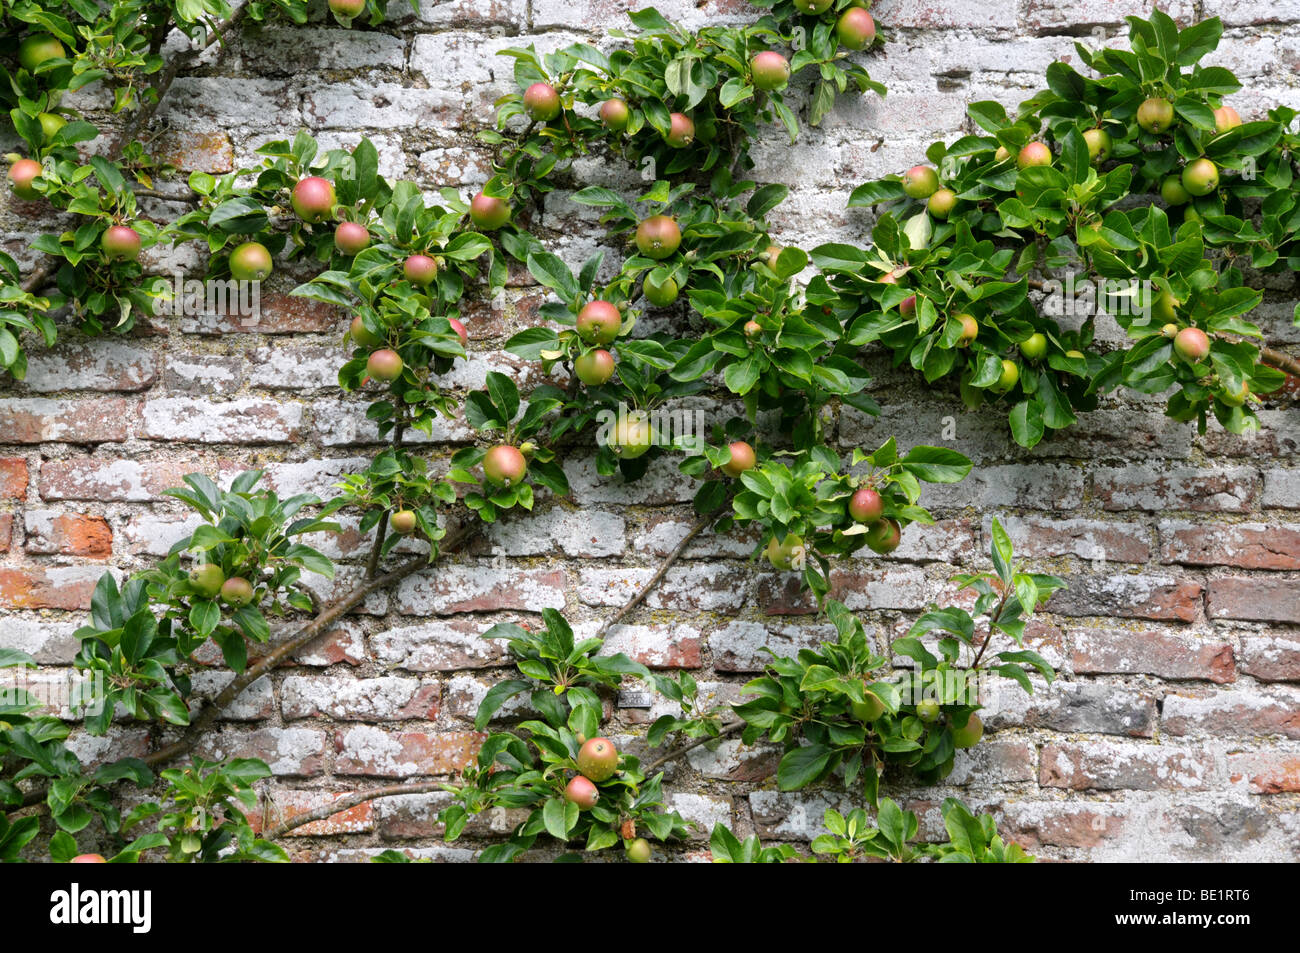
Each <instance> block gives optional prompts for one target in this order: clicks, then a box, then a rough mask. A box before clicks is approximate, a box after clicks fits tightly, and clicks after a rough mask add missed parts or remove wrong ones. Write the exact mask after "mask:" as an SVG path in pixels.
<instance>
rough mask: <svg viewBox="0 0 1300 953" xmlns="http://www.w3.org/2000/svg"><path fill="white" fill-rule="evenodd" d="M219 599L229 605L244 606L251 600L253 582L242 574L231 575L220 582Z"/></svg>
mask: <svg viewBox="0 0 1300 953" xmlns="http://www.w3.org/2000/svg"><path fill="white" fill-rule="evenodd" d="M221 601H222V602H224V603H226V604H227V605H231V606H246V605H248V604H249V603H250V602H252V601H253V584H252V583H251V582H249V581H248V580H247V579H245V578H243V577H242V576H231V577H230V578H229V579H227V580H226V581H225V582H224V583H222V584H221Z"/></svg>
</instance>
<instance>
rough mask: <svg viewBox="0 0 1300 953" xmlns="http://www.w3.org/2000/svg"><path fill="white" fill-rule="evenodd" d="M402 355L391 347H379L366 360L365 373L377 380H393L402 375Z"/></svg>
mask: <svg viewBox="0 0 1300 953" xmlns="http://www.w3.org/2000/svg"><path fill="white" fill-rule="evenodd" d="M404 366H405V365H404V364H403V363H402V356H401V355H400V354H398V353H397V352H396V351H394V350H393V349H392V348H387V347H385V348H380V349H379V350H378V351H375V352H374V353H373V354H371V355H370V357H369V358H368V359H367V360H366V373H367V374H369V375H370V376H371V377H373V378H374V379H375V380H377V381H395V380H397V379H398V378H399V377H401V376H402V369H403V367H404Z"/></svg>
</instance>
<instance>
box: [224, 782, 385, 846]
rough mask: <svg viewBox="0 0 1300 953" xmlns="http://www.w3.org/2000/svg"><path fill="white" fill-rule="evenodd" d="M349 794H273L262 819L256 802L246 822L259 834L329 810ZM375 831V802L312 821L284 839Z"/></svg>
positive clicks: (277, 792)
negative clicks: (322, 810)
mask: <svg viewBox="0 0 1300 953" xmlns="http://www.w3.org/2000/svg"><path fill="white" fill-rule="evenodd" d="M353 793H354V792H351V791H340V792H333V791H276V792H275V793H274V794H272V795H271V805H270V810H268V811H267V812H266V816H263V813H262V805H263V804H264V803H265V802H264V801H263V802H259V805H258V807H257V808H256V809H254V810H252V811H249V812H248V821H249V823H250V824H251V825H252V826H253V830H254V831H256V832H258V833H259V834H260V833H261V832H262V831H264V830H266V829H267V827H268V826H269V827H276V826H278V825H280V824H283V823H285V822H286V821H292V820H293V819H295V818H298V817H301V816H302V815H304V814H310V813H311V812H313V811H316V810H319V809H321V808H324V807H327V806H329V805H330V804H331V803H333V802H336V801H340V800H342V799H343V798H346V797H351V796H352V794H353ZM374 829H375V802H374V801H363V802H362V803H360V804H357V805H354V806H352V807H350V808H347V809H346V810H342V811H339V812H338V813H337V814H331V815H330V816H329V817H326V818H323V819H321V820H319V821H312V822H311V823H309V824H304V825H302V827H295V828H294V829H293V830H291V831H289V832H288V833H287V834H286V835H285V836H286V837H331V836H337V835H340V834H364V833H367V832H369V831H373V830H374Z"/></svg>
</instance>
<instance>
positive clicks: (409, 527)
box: [388, 510, 418, 536]
mask: <svg viewBox="0 0 1300 953" xmlns="http://www.w3.org/2000/svg"><path fill="white" fill-rule="evenodd" d="M388 525H389V526H391V527H392V528H393V532H394V533H396V534H397V535H399V536H410V535H411V534H412V533H414V532H415V527H416V526H417V525H418V524H417V521H416V518H415V511H414V510H398V511H397V512H395V513H394V514H393V515H392V516H390V517H389V518H388Z"/></svg>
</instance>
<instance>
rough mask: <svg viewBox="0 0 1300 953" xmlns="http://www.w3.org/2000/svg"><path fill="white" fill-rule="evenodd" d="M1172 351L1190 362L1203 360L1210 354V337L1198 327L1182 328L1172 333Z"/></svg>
mask: <svg viewBox="0 0 1300 953" xmlns="http://www.w3.org/2000/svg"><path fill="white" fill-rule="evenodd" d="M1174 352H1175V353H1176V354H1177V355H1178V356H1179V357H1181V358H1182V359H1183V360H1184V361H1187V362H1188V363H1190V364H1195V363H1196V362H1197V361H1203V360H1205V359H1206V358H1207V357H1209V354H1210V338H1209V336H1208V335H1206V333H1205V332H1204V331H1202V330H1201V329H1200V328H1183V329H1182V330H1181V331H1179V332H1178V333H1177V334H1176V335H1174Z"/></svg>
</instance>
